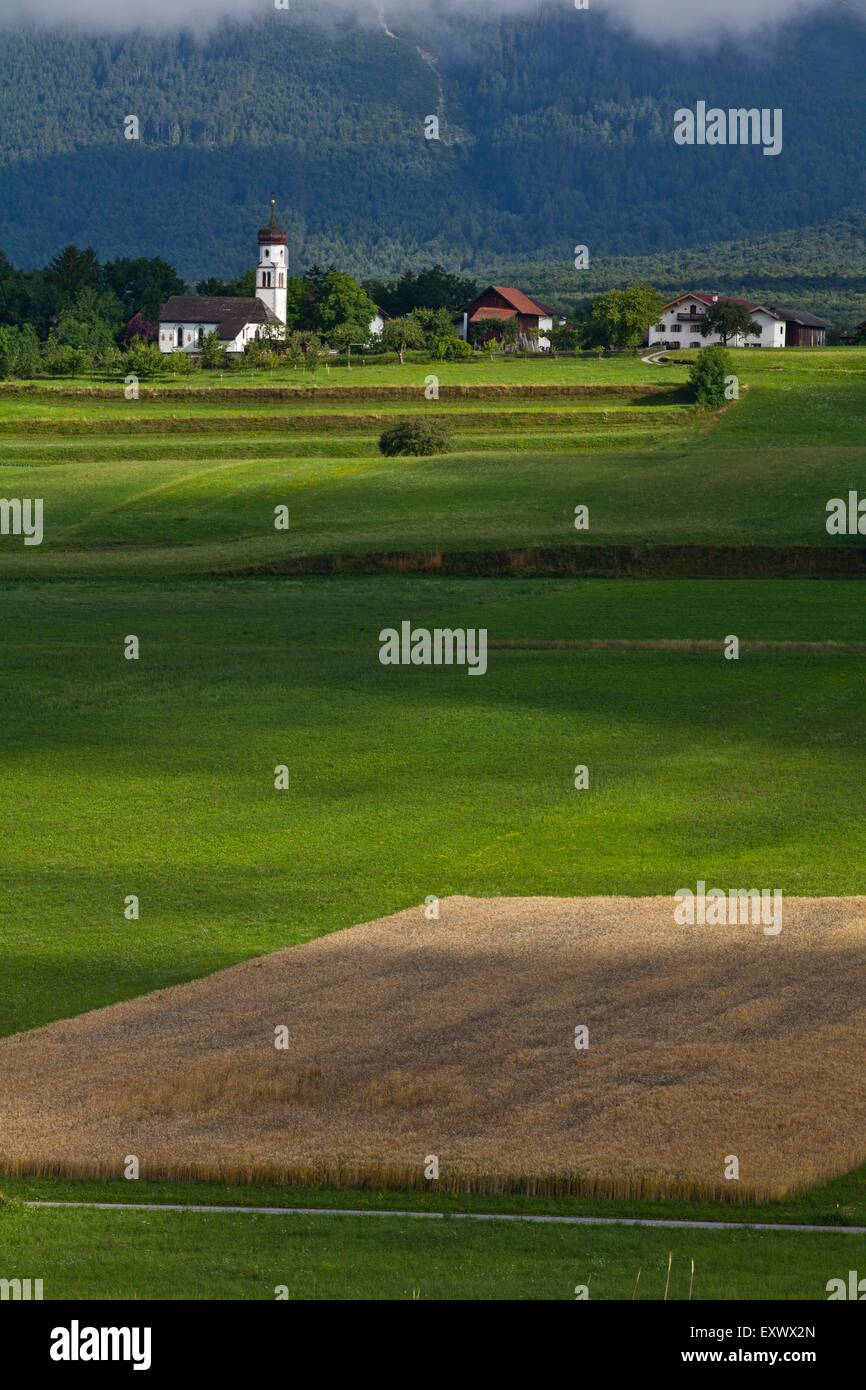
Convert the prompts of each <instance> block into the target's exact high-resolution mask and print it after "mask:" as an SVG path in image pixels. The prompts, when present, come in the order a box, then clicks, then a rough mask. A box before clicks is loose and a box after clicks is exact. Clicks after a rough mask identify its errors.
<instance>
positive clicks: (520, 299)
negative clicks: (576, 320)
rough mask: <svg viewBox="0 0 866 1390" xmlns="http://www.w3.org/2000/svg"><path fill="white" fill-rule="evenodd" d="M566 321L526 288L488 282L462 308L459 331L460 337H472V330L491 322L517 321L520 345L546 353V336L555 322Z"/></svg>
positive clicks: (505, 322) (547, 342) (548, 340)
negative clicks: (536, 298) (526, 290)
mask: <svg viewBox="0 0 866 1390" xmlns="http://www.w3.org/2000/svg"><path fill="white" fill-rule="evenodd" d="M564 322H565V320H564V319H563V318H561V317H560V315H559V314H558V313H557V312H556V310H555V309H551V308H550V306H549V305H548V304H540V303H539V302H538V301H537V300H535V299H530V297H529V295H528V294H524V293H523V290H518V289H512V288H509V287H506V286H503V285H488V286H487V289H486V290H482V291H481V293H480V294H478V295H476V296H475V298H474V299H473V300H472V301H471V303H469V304H466V305H465V306H464V307H463V309H461V311H460V324H459V332H460V336H461V338H464V339H466V340H469V338H470V334H471V330H472V329H479V328H482V327H486V326H487V325H489V324H492V325H501V326H504V325H505V324H507V323H515V324H516V326H517V341H518V343H519V344H520V346H521V347H524V348H529V349H532V350H535V351H542V352H545V351H546V350H547V349H548V348H549V347H550V339H549V338H548V337H547V336H546V335H547V334H548V333H549V332H550V330H551V329H552V328H553V325H554V323H564Z"/></svg>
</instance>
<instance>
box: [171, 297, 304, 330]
mask: <svg viewBox="0 0 866 1390" xmlns="http://www.w3.org/2000/svg"><path fill="white" fill-rule="evenodd" d="M159 321H160V323H215V324H216V325H217V335H218V336H219V337H220V338H227V339H233V338H236V337H237V336H238V334H239V333H240V331H241V329H242V328H243V327H244V326H245V325H246V324H248V323H276V322H277V321H278V320H277V316H276V314H275V313H274V312H273V310H272V309H269V308H268V306H267V304H265V303H263V301H262V300H261V299H256V298H252V299H248V298H247V297H246V296H243V295H205V294H176V295H174V296H173V297H172V298H171V299H167V300H166V301H165V303H164V304H163V306H162V308H161V309H160V311H159Z"/></svg>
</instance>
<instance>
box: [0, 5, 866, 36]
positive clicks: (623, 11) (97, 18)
mask: <svg viewBox="0 0 866 1390" xmlns="http://www.w3.org/2000/svg"><path fill="white" fill-rule="evenodd" d="M545 3H547V4H555V3H557V0H545ZM559 3H561V4H562V6H563V7H565V8H571V7H572V0H559ZM573 3H574V7H575V8H577V3H576V0H573ZM538 6H539V0H436V4H435V8H431V0H384V3H379V2H378V0H288V3H287V4H283V0H279V3H277V0H184V3H183V4H180V5H179V4H178V3H177V0H142V3H140V4H132V5H122V4H118V3H117V0H0V24H5V25H6V26H7V27H10V26H12V27H14V26H16V25H20V24H22V23H24V22H26V21H31V22H37V23H41V24H45V25H47V26H50V27H53V28H56V27H59V26H63V25H73V26H75V27H76V28H83V29H86V30H91V31H94V30H95V31H114V32H117V31H129V30H135V29H149V30H154V29H155V30H164V31H176V30H178V29H194V30H207V29H209V28H213V26H214V25H216V24H219V23H220V22H222V21H223V20H226V19H235V20H239V19H247V18H254V17H256V16H262V15H267V14H271V13H273V11H274V10H275V9H277V8H282V9H283V10H284V11H285V10H288V11H289V12H290V13H291V12H292V11H294V12H296V13H299V14H302V15H304V17H305V18H307V17H309V18H312V17H313V16H314V15H315V14H316V13H317V12H318V13H320V14H322V15H343V14H349V15H354V16H356V17H358V18H364V17H367V18H368V19H369V22H370V23H372V24H382V25H383V27H385V26H389V27H391V28H395V29H396V28H397V27H398V26H399V23H400V20H401V18H410V17H411V16H412V15H413V14H416V15H419V16H423V17H424V19H425V21H426V25H427V27H429V25H430V22H431V20H432V19H435V16H436V15H437V14H438V15H440V16H442V17H443V19H444V18H445V17H446V16H447V15H448V14H449V13H451V14H460V13H463V14H478V15H482V14H489V15H494V16H495V15H497V14H503V13H514V14H519V13H521V12H526V11H537V10H538ZM588 9H589V10H590V11H597V12H598V13H601V14H605V15H607V16H608V17H609V18H611V19H613V20H616V21H618V22H621V23H624V24H626V25H628V26H629V27H630V28H632V29H634V30H635V31H636V32H637V33H638V34H640V35H641V37H643V38H646V39H650V40H657V41H659V42H668V41H670V40H671V39H677V38H679V39H699V38H714V37H716V36H718V35H719V34H724V33H735V34H739V35H749V34H753V33H755V32H756V31H758V30H760V29H762V28H764V27H766V26H772V27H775V26H778V25H780V24H783V23H784V22H785V21H787V20H790V19H792V18H795V17H797V16H800V15H804V14H809V13H814V12H815V11H820V10H826V11H828V12H829V11H830V10H832V9H841V10H842V11H843V12H847V13H856V14H859V15H861V16H863V15H864V14H866V0H589V4H588Z"/></svg>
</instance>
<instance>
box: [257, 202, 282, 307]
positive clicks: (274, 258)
mask: <svg viewBox="0 0 866 1390" xmlns="http://www.w3.org/2000/svg"><path fill="white" fill-rule="evenodd" d="M287 242H288V237H287V235H286V229H285V227H281V226H280V225H279V223H278V222H277V200H276V198H271V217H270V221H269V222H268V224H267V226H266V227H262V228H260V230H259V263H258V266H257V267H256V297H257V298H258V299H260V300H261V301H262V303H263V304H267V306H268V308H269V309H271V310H272V312H273V313H274V314H275V315H276V317H277V318H278V319H279V320H280V322H281V323H285V321H286V313H287V300H288V295H287V290H286V279H287V277H288V273H289V258H288V246H287Z"/></svg>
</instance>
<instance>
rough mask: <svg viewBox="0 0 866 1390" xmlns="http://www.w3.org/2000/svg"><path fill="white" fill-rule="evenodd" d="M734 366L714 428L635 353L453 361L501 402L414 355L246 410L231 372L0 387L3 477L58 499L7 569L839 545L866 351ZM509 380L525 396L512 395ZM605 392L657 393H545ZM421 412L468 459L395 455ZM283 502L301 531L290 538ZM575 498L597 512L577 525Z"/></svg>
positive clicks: (162, 574)
mask: <svg viewBox="0 0 866 1390" xmlns="http://www.w3.org/2000/svg"><path fill="white" fill-rule="evenodd" d="M735 357H736V359H737V370H738V371H740V372H742V377H743V387H744V392H743V398H742V399H741V400H740V401H739V402H737V403H736V404H734V405H732V406H731V407H729V408H728V410H727V411H726V412H724V414H723V416H722V418H721V419H719V420H718V421H715V422H714V421H712V420H709V421H707V420H704V421H702V420H701V419H700V417H696V416H695V414H694V412H693V411H692V409H691V408H690V406H689V405H688V403H687V401H685V400H681V401H678V402H677V401H673V402H672V401H670V400H669V399H668V396H669V394H670V392H669V390H668V391H666V390H665V389H664V388H666V387H667V388H670V389H671V390H673V391H676V390H677V389H678V388H680V387H681V386H682V384H683V382H684V380H685V369H684V367H682V366H669V367H667V368H664V367H655V368H653V367H650V366H647V365H645V364H643V363H641V362H640V361H634V360H633V359H628V360H626V361H623V360H615V361H611V362H609V363H608V362H601V363H596V362H586V361H578V362H551V363H547V364H546V369H547V370H546V371H545V370H544V364H538V363H531V362H520V363H516V364H508V363H503V364H499V377H498V378H497V379H496V380H492V379H491V378H492V377H494V376H495V374H496V373H495V369H496V367H497V364H483V363H482V364H478V365H476V364H472V365H471V367H469V368H466V367H464V368H462V370H459V369H458V368H457V367H456V366H455V365H454V364H443V366H442V378H443V386H444V387H445V389H446V391H447V388H448V384H449V382H451V384H452V385H453V384H456V383H457V382H458V381H463V382H466V381H471V383H472V384H473V385H474V386H477V387H478V389H479V390H480V391H481V392H483V391H484V390H487V391H489V392H490V393H491V394H490V396H489V397H488V398H487V399H484V397H483V395H482V396H481V398H477V397H472V398H454V399H451V398H446V397H443V398H442V399H440V400H439V401H425V399H424V394H423V393H424V380H425V376H426V375H427V374H428V369H427V368H425V367H424V366H422V365H417V364H411V365H407V366H406V367H405V368H403V369H402V373H401V370H400V369H399V368H398V367H397V368H395V367H383V368H377V367H375V366H365V367H363V368H361V369H354V370H353V371H352V372H351V373H349V372H347V371H346V370H345V369H334V371H333V372H331V374H330V376H329V377H328V378H327V379H325V378H322V377H319V378H317V380H318V381H319V382H320V383H321V382H322V381H323V380H327V383H328V385H327V390H328V391H330V392H334V391H336V392H339V391H341V390H342V391H345V390H352V391H354V392H357V391H358V390H359V389H364V388H361V387H359V385H358V384H357V383H358V382H360V381H361V380H363V382H364V383H365V384H366V385H367V386H373V385H376V384H378V385H379V386H380V387H382V386H386V385H393V384H395V383H396V384H398V385H399V386H400V388H401V389H402V390H403V391H406V390H407V388H408V391H409V396H408V398H407V399H404V400H376V401H372V400H366V401H365V400H364V399H363V398H360V399H359V398H358V397H357V396H356V395H351V396H347V397H345V398H341V397H340V396H339V395H337V396H336V398H335V397H334V396H333V395H332V396H330V397H328V398H327V399H326V400H322V401H316V400H310V399H306V398H303V397H302V398H300V399H298V400H294V401H292V400H286V399H283V400H277V399H275V400H272V401H270V402H268V401H262V400H258V399H257V400H255V401H252V402H250V403H246V402H244V400H243V396H244V389H245V388H244V387H243V385H239V384H236V383H235V382H234V378H233V377H232V378H231V381H232V391H233V397H232V398H231V399H229V400H226V399H222V398H220V395H219V386H218V382H216V381H212V382H211V389H210V391H209V390H208V389H207V386H206V385H201V386H196V387H195V388H182V389H178V388H176V387H173V386H157V387H156V388H153V389H155V390H156V391H157V392H160V391H161V392H163V394H162V395H157V396H156V397H155V398H142V399H140V400H138V401H129V402H128V401H125V400H124V399H123V395H122V390H121V388H120V386H118V387H117V388H116V392H115V395H114V397H109V399H93V398H90V397H88V396H87V395H86V394H85V395H78V396H75V395H74V394H67V395H66V396H65V397H64V398H63V399H58V394H59V391H60V390H61V386H44V385H43V386H40V388H39V390H38V392H36V393H35V394H33V395H30V396H27V395H20V394H14V395H13V394H9V393H8V392H7V393H3V392H0V488H2V490H3V493H4V495H6V496H19V495H26V496H40V497H42V498H43V499H44V504H45V540H44V543H43V544H42V545H41V546H40V547H38V548H36V547H32V548H29V549H25V548H23V547H22V546H21V545H18V546H11V545H10V544H8V543H7V544H5V545H4V546H3V547H2V548H0V576H2V575H5V576H7V577H16V578H25V577H39V578H42V577H49V578H53V577H63V578H78V577H95V576H105V577H109V576H116V577H136V576H139V577H142V578H148V579H155V578H159V579H165V578H168V577H171V576H178V577H182V576H187V575H207V574H210V573H213V572H217V573H218V572H220V571H227V570H228V571H236V570H238V569H242V568H244V567H249V566H257V565H266V564H273V563H275V562H276V563H278V562H280V561H281V560H284V559H297V558H299V557H304V556H312V555H322V554H337V555H347V554H364V553H365V552H370V551H376V550H383V549H386V550H397V551H410V552H411V551H426V550H431V549H433V550H445V551H448V550H454V549H459V550H461V551H470V552H472V551H481V552H483V551H484V550H489V549H491V548H496V547H525V546H539V545H541V546H544V545H554V546H555V545H559V546H562V545H569V544H572V543H574V542H577V541H587V542H593V543H596V544H620V545H634V544H647V543H655V542H666V543H675V544H676V543H679V544H705V545H707V544H714V545H732V546H738V545H785V544H789V545H797V546H832V545H834V544H836V545H838V544H839V543H840V540H839V538H836V537H831V536H829V535H828V534H827V530H826V524H825V523H826V505H827V502H828V500H829V499H830V498H831V497H837V496H847V493H848V491H849V490H851V489H856V488H857V487H858V486H860V487H861V488H862V487H863V485H864V483H866V445H864V443H863V437H862V428H861V424H860V421H861V419H862V407H863V402H864V399H866V351H863V352H861V351H859V350H856V349H852V350H849V351H847V352H835V353H834V352H832V351H830V352H827V353H820V352H819V353H815V354H812V355H809V354H805V353H802V354H798V353H793V354H790V355H784V354H778V353H759V352H740V353H738V354H735ZM780 357H782V358H783V360H782V361H779V360H777V359H779V358H780ZM767 359H771V360H770V361H768V360H767ZM816 364H817V365H816ZM446 369H447V370H446ZM338 377H339V381H337V378H338ZM350 377H351V378H352V379H353V380H354V381H355V383H356V384H355V385H354V386H347V384H346V383H347V379H349V378H350ZM209 380H210V379H209ZM227 380H228V378H227ZM307 380H308V381H309V378H308V379H307ZM261 381H262V378H261V377H259V378H258V387H259V391H261V390H262V389H263V388H262V386H261ZM266 382H267V383H268V384H269V385H272V386H274V388H275V389H276V386H277V385H278V384H283V385H285V384H288V385H290V386H291V385H297V384H298V382H297V374H296V379H295V381H294V382H292V381H288V382H282V379H280V383H275V382H272V379H271V377H267V378H266ZM509 383H510V384H511V385H512V387H514V388H515V389H517V390H518V391H519V392H522V394H518V395H509V396H508V397H507V398H505V399H503V398H501V397H497V396H496V394H495V393H496V391H497V390H499V389H501V388H502V387H503V386H508V385H509ZM641 383H644V385H650V386H651V387H653V388H654V389H655V390H656V391H659V390H660V386H661V391H660V395H659V399H658V400H657V401H655V402H653V401H652V398H646V397H641V396H640V394H639V392H640V389H641ZM606 384H609V385H610V386H612V387H613V386H616V387H617V389H618V390H623V389H626V390H627V389H628V387H629V385H632V384H633V386H634V389H635V392H636V393H638V394H635V395H634V396H633V397H632V398H631V399H629V398H628V397H623V396H616V395H610V396H609V397H605V396H604V395H600V396H599V395H591V396H584V397H581V396H575V397H565V398H558V399H550V398H544V396H543V395H542V396H538V395H535V396H534V395H533V394H532V393H533V392H539V391H541V392H542V393H543V391H544V389H545V386H547V387H560V388H562V387H566V386H568V387H581V388H590V387H591V388H597V387H601V388H602V389H603V388H604V387H605V385H606ZM101 389H106V388H104V387H103V388H101ZM67 391H68V387H67ZM421 412H428V413H432V414H436V413H440V414H444V415H446V416H447V417H448V419H449V420H450V421H451V422H452V424H453V427H454V431H455V436H454V448H453V452H451V453H449V454H447V455H444V456H436V457H433V458H423V459H411V460H410V459H383V458H382V457H381V455H380V454H379V453H378V449H377V447H376V440H377V437H378V433H379V432H380V430H381V429H382V427H383V426H384V424H386V423H387V422H388V420H390V419H393V418H399V417H401V416H404V415H406V414H414V413H421ZM278 505H284V506H288V508H289V512H290V526H289V529H288V530H281V531H276V530H275V528H274V509H275V507H276V506H278ZM578 505H584V506H587V507H588V508H589V516H590V522H589V529H588V530H586V531H581V532H580V533H576V532H575V529H574V514H575V507H576V506H578ZM847 542H848V538H843V539H842V543H847ZM853 543H854V544H861V543H862V542H861V540H860V538H859V537H854V538H853Z"/></svg>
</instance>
